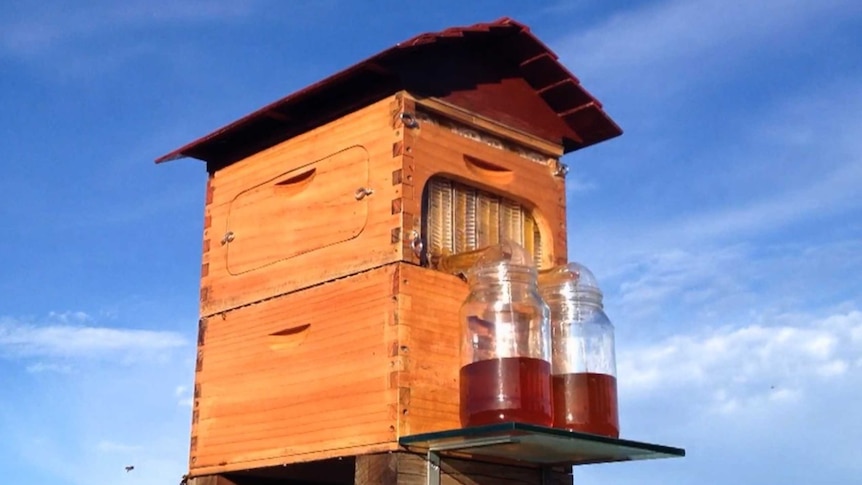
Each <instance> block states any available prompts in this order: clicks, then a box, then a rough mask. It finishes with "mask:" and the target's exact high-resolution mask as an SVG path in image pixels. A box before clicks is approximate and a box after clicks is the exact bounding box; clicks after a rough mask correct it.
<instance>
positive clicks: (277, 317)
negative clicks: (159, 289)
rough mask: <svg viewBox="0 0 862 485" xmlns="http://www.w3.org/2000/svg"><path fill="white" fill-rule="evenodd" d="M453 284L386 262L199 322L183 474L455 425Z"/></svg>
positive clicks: (460, 296) (378, 446) (348, 450)
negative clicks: (187, 463) (187, 469)
mask: <svg viewBox="0 0 862 485" xmlns="http://www.w3.org/2000/svg"><path fill="white" fill-rule="evenodd" d="M466 295H467V285H466V284H465V283H464V282H463V281H461V280H460V279H458V278H456V277H454V276H450V275H447V274H444V273H441V272H437V271H434V270H430V269H426V268H421V267H418V266H414V265H411V264H408V263H392V264H388V265H385V266H381V267H377V268H374V269H370V270H367V271H364V272H361V273H358V274H355V275H352V276H349V277H345V278H341V279H337V280H333V281H329V282H326V283H323V284H320V285H317V286H314V287H311V288H308V289H305V290H301V291H297V292H294V293H290V294H286V295H283V296H279V297H276V298H272V299H269V300H266V301H263V302H260V303H256V304H253V305H248V306H244V307H240V308H237V309H234V310H230V311H227V312H223V313H220V314H216V315H213V316H211V317H209V318H206V319H202V320H201V322H200V329H199V338H198V345H199V348H198V362H197V370H196V377H195V400H194V411H193V419H192V438H191V448H190V470H191V472H192V475H206V474H211V473H222V472H230V471H237V470H244V469H250V468H258V467H265V466H272V465H280V464H289V463H298V462H304V461H311V460H320V459H326V458H334V457H341V456H354V455H360V454H365V453H373V452H381V451H389V450H395V449H397V448H398V444H397V441H398V438H399V437H400V436H406V435H410V434H417V433H424V432H430V431H437V430H443V429H450V428H454V427H458V426H459V425H460V422H459V416H458V371H459V367H460V359H459V344H460V327H459V321H458V309H459V307H460V305H461V302H462V301H463V300H464V298H465V297H466Z"/></svg>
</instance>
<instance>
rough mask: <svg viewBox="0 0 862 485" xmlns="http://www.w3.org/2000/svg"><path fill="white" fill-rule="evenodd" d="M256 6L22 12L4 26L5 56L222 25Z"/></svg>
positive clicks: (147, 4)
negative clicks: (94, 39)
mask: <svg viewBox="0 0 862 485" xmlns="http://www.w3.org/2000/svg"><path fill="white" fill-rule="evenodd" d="M254 3H255V2H253V1H195V0H193V1H184V2H170V1H167V2H166V1H144V2H141V1H126V2H121V3H116V2H103V3H98V2H97V3H90V4H80V5H75V6H72V5H70V4H65V5H57V6H54V7H52V8H46V7H45V6H44V5H42V6H41V7H40V8H30V9H22V10H20V11H19V12H17V13H18V15H9V16H6V17H5V19H4V21H2V22H0V52H2V51H7V52H9V53H12V54H14V55H18V56H22V55H23V56H29V55H33V54H36V53H40V52H42V51H44V50H46V49H49V48H52V47H55V46H57V45H63V44H68V43H69V42H70V41H74V40H78V39H81V38H86V37H89V36H93V35H98V34H101V33H108V32H116V31H117V30H118V29H123V28H130V27H135V26H140V25H146V24H157V23H178V22H196V21H218V20H230V19H235V18H241V17H245V16H246V15H248V14H249V13H250V12H251V10H252V6H253V4H254Z"/></svg>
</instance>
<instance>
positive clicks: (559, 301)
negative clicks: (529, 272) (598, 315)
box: [542, 286, 604, 321]
mask: <svg viewBox="0 0 862 485" xmlns="http://www.w3.org/2000/svg"><path fill="white" fill-rule="evenodd" d="M542 298H543V299H544V300H545V303H547V304H548V306H549V307H550V308H551V311H552V312H554V313H557V312H559V313H561V315H559V316H560V317H562V318H564V319H566V320H573V321H576V320H580V319H581V318H580V316H581V315H584V314H587V313H591V312H600V311H603V309H604V305H603V303H602V294H601V292H599V291H596V290H587V291H584V290H583V289H579V290H575V289H573V288H570V287H566V286H562V287H559V288H555V289H554V290H551V291H548V290H545V291H542Z"/></svg>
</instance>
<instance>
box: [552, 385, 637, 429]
mask: <svg viewBox="0 0 862 485" xmlns="http://www.w3.org/2000/svg"><path fill="white" fill-rule="evenodd" d="M552 381H553V389H554V390H553V393H554V427H555V428H564V429H568V430H570V431H580V432H582V433H592V434H599V435H604V436H610V437H612V438H618V437H619V435H620V423H619V411H618V410H617V379H616V377H614V376H611V375H608V374H597V373H593V372H578V373H573V374H561V375H555V376H553V378H552Z"/></svg>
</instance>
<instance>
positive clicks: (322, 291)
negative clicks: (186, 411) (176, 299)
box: [159, 19, 620, 476]
mask: <svg viewBox="0 0 862 485" xmlns="http://www.w3.org/2000/svg"><path fill="white" fill-rule="evenodd" d="M618 134H620V131H619V128H618V127H617V126H616V125H615V124H614V123H613V122H612V121H611V120H610V118H608V117H607V115H606V114H605V113H604V112H603V111H602V109H601V105H600V104H599V103H598V102H597V101H596V100H595V99H594V98H592V97H591V96H590V95H589V94H588V93H587V92H586V91H584V90H583V89H582V88H581V87H580V85H579V83H578V81H577V80H576V79H575V78H574V77H573V76H572V75H571V73H569V72H568V71H567V70H566V69H565V68H564V67H562V66H561V65H560V64H559V63H558V62H557V60H556V57H555V56H554V54H553V53H552V52H550V51H549V50H548V49H547V48H546V47H545V46H544V45H543V44H542V43H541V42H540V41H538V40H537V39H536V38H535V37H534V36H533V35H532V34H531V33H530V32H529V30H528V29H527V28H526V27H525V26H523V25H521V24H519V23H517V22H514V21H512V20H509V19H501V20H499V21H496V22H493V23H489V24H478V25H474V26H470V27H464V28H454V29H448V30H446V31H443V32H440V33H435V34H424V35H421V36H418V37H416V38H414V39H411V40H409V41H407V42H403V43H400V44H398V45H397V46H395V47H393V48H391V49H388V50H386V51H384V52H382V53H380V54H378V55H376V56H374V57H372V58H370V59H368V60H366V61H363V62H361V63H359V64H357V65H355V66H353V67H351V68H349V69H347V70H345V71H343V72H341V73H338V74H336V75H334V76H332V77H330V78H328V79H326V80H324V81H322V82H320V83H318V84H315V85H313V86H310V87H308V88H306V89H303V90H301V91H299V92H297V93H294V94H293V95H290V96H288V97H287V98H284V99H282V100H279V101H277V102H275V103H273V104H271V105H269V106H267V107H264V108H262V109H261V110H258V111H257V112H255V113H252V114H250V115H248V116H247V117H245V118H243V119H241V120H238V121H237V122H235V123H233V124H231V125H228V126H226V127H224V128H222V129H221V130H218V131H216V132H214V133H213V134H211V135H209V136H207V137H204V138H202V139H201V140H198V141H195V142H193V143H191V144H189V145H187V146H185V147H183V148H180V149H179V150H176V151H174V152H172V153H170V154H168V155H166V156H165V157H162V158H161V159H160V160H159V161H166V160H171V159H175V158H180V157H185V156H188V157H194V158H199V159H202V160H204V161H206V162H207V170H208V173H209V180H208V186H207V192H206V206H205V216H204V221H205V222H204V241H203V264H202V270H201V276H202V278H201V281H202V283H201V299H200V303H201V319H200V323H199V339H198V356H197V368H196V374H195V397H194V409H193V418H192V433H191V447H190V470H191V474H192V475H193V476H195V475H206V474H213V473H223V472H230V471H238V470H250V469H256V468H263V467H268V466H273V465H282V464H290V463H298V462H307V461H312V460H320V459H325V458H333V457H343V456H356V455H361V454H367V453H373V452H380V451H388V450H395V449H397V448H398V444H397V440H398V438H399V437H400V436H405V435H409V434H415V433H422V432H429V431H435V430H442V429H449V428H454V427H458V426H459V421H458V382H457V376H458V370H459V365H460V362H459V356H458V351H459V350H458V349H459V322H458V320H457V313H458V308H459V306H460V303H461V301H462V300H463V299H464V297H465V296H466V291H467V286H466V284H465V283H464V282H463V281H462V280H461V279H459V278H457V277H455V276H452V275H449V274H445V273H443V272H440V271H436V270H435V269H434V267H433V266H434V262H435V260H437V259H438V258H440V257H441V256H445V255H448V254H452V253H458V252H462V251H467V250H470V249H473V248H477V247H481V246H484V245H486V244H490V243H493V242H496V240H499V239H500V238H502V237H506V238H513V239H516V240H518V241H519V242H521V243H522V244H524V245H525V246H526V247H528V248H529V249H530V250H531V251H532V253H533V254H534V255H535V258H536V261H537V263H538V264H539V265H540V266H550V265H552V264H555V263H561V262H564V261H565V259H566V225H565V222H566V210H565V170H564V166H563V165H562V164H561V163H560V160H559V159H560V157H561V156H562V155H563V154H564V153H566V152H570V151H573V150H576V149H579V148H582V147H585V146H588V145H591V144H594V143H598V142H600V141H603V140H605V139H608V138H610V137H613V136H616V135H618Z"/></svg>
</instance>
